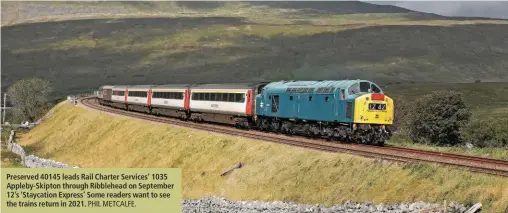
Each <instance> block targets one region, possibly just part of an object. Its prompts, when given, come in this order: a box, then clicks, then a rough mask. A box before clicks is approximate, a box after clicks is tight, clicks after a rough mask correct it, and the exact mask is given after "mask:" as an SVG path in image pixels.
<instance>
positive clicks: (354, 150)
mask: <svg viewBox="0 0 508 213" xmlns="http://www.w3.org/2000/svg"><path fill="white" fill-rule="evenodd" d="M79 101H80V102H81V103H82V104H83V105H84V106H86V107H89V108H92V109H96V110H100V111H104V112H109V113H115V114H120V115H125V116H130V117H135V118H139V119H143V120H149V121H154V122H162V123H168V124H174V125H179V126H184V127H190V128H193V129H200V130H205V131H211V132H216V133H222V134H228V135H235V136H241V137H247V138H251V139H258V140H264V141H270V142H276V143H281V144H287V145H291V146H297V147H303V148H309V149H315V150H320V151H326V152H340V153H349V154H354V155H360V156H364V157H369V158H376V159H383V160H389V161H396V162H428V163H437V164H441V165H448V166H454V167H460V168H464V169H468V170H470V171H474V172H481V173H486V174H492V175H499V176H505V177H508V161H505V160H500V159H492V158H482V157H474V156H467V155H457V154H451V153H441V152H434V151H425V150H417V149H409V148H403V147H377V146H371V145H363V144H346V143H330V142H327V141H326V140H321V139H318V140H316V139H308V138H305V137H301V136H287V135H282V134H275V133H265V132H259V131H253V130H241V129H236V128H233V127H228V126H223V125H216V124H202V123H194V122H188V121H181V120H178V119H173V118H168V117H159V116H154V115H149V114H144V113H138V112H131V111H125V110H122V109H116V108H111V107H106V106H102V105H100V104H99V103H98V100H97V98H95V97H86V98H82V99H80V100H79Z"/></svg>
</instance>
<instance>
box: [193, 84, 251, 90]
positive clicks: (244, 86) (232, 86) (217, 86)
mask: <svg viewBox="0 0 508 213" xmlns="http://www.w3.org/2000/svg"><path fill="white" fill-rule="evenodd" d="M255 85H256V84H255V83H231V84H200V85H194V86H191V89H251V88H253V87H254V86H255Z"/></svg>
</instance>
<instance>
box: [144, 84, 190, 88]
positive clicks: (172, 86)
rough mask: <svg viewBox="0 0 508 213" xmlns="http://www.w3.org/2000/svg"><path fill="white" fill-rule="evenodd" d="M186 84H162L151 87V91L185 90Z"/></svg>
mask: <svg viewBox="0 0 508 213" xmlns="http://www.w3.org/2000/svg"><path fill="white" fill-rule="evenodd" d="M188 87H189V85H188V84H164V85H153V86H152V89H187V88H188Z"/></svg>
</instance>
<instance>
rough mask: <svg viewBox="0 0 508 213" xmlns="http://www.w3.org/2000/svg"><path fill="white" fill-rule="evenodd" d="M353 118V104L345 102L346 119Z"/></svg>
mask: <svg viewBox="0 0 508 213" xmlns="http://www.w3.org/2000/svg"><path fill="white" fill-rule="evenodd" d="M352 117H353V103H351V102H347V104H346V118H348V119H351V118H352Z"/></svg>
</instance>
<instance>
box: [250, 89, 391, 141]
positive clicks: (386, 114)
mask: <svg viewBox="0 0 508 213" xmlns="http://www.w3.org/2000/svg"><path fill="white" fill-rule="evenodd" d="M255 114H256V118H255V119H254V120H255V121H256V126H257V127H258V128H260V129H262V130H265V131H274V132H283V133H287V134H291V135H293V134H300V135H308V136H315V137H322V136H326V137H329V138H337V139H340V140H350V141H355V142H359V143H368V144H378V145H382V144H383V143H384V141H385V140H386V139H388V138H389V137H390V132H389V131H388V129H387V128H386V127H387V125H391V124H392V123H393V118H394V105H393V100H392V99H391V98H389V97H388V96H385V95H384V94H383V91H382V90H381V88H380V87H379V86H377V85H376V84H374V83H372V82H370V81H366V80H344V81H280V82H272V83H269V84H267V85H266V86H264V87H263V89H262V91H261V93H260V94H258V95H257V96H256V107H255Z"/></svg>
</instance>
